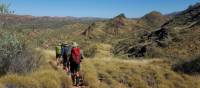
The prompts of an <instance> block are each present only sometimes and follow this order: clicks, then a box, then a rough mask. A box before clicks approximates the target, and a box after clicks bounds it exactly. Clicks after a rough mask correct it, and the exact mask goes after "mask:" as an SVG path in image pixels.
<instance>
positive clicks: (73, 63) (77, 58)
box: [69, 42, 83, 86]
mask: <svg viewBox="0 0 200 88" xmlns="http://www.w3.org/2000/svg"><path fill="white" fill-rule="evenodd" d="M82 59H83V54H82V51H81V50H80V48H79V47H78V44H77V43H76V42H73V44H72V49H71V56H70V59H69V62H70V72H71V74H72V75H71V77H72V81H73V84H74V85H76V86H79V83H80V63H81V60H82Z"/></svg>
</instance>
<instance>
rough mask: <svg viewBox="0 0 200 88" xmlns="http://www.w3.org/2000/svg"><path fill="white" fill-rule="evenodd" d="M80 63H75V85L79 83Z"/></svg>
mask: <svg viewBox="0 0 200 88" xmlns="http://www.w3.org/2000/svg"><path fill="white" fill-rule="evenodd" d="M79 71H80V64H76V65H75V77H76V86H79V85H80V72H79Z"/></svg>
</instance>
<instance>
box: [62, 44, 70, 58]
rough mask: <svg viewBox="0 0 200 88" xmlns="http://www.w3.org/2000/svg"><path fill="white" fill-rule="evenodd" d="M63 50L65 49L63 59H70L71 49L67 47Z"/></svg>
mask: <svg viewBox="0 0 200 88" xmlns="http://www.w3.org/2000/svg"><path fill="white" fill-rule="evenodd" d="M63 49H64V51H63V53H64V55H63V57H66V58H68V57H70V53H71V52H70V51H71V49H70V47H69V46H65V47H63Z"/></svg>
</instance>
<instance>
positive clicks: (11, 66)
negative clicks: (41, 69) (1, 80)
mask: <svg viewBox="0 0 200 88" xmlns="http://www.w3.org/2000/svg"><path fill="white" fill-rule="evenodd" d="M39 60H40V58H39V57H38V56H37V55H35V54H34V53H33V51H31V49H28V48H26V46H25V45H24V44H22V43H20V42H19V41H18V40H17V38H16V37H15V36H12V35H11V34H10V33H1V34H0V75H5V74H7V73H20V74H22V73H27V72H30V71H33V70H34V69H36V68H37V67H38V66H39V62H40V61H39Z"/></svg>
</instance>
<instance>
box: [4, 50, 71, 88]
mask: <svg viewBox="0 0 200 88" xmlns="http://www.w3.org/2000/svg"><path fill="white" fill-rule="evenodd" d="M36 50H37V51H38V52H40V53H41V54H42V55H43V56H42V59H43V60H41V61H42V62H43V64H42V65H41V67H40V68H38V69H37V70H36V71H35V72H32V73H29V74H25V75H18V74H8V75H6V76H3V77H1V78H0V88H4V87H3V86H5V87H6V88H71V87H72V86H71V85H72V83H71V79H70V78H69V77H68V76H67V75H66V74H65V73H64V72H63V71H62V70H58V69H57V70H56V69H54V68H52V66H51V65H50V64H49V63H48V61H49V60H52V61H53V60H55V58H54V57H55V56H54V53H53V51H50V50H42V49H39V48H38V49H36ZM1 84H2V87H1Z"/></svg>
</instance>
